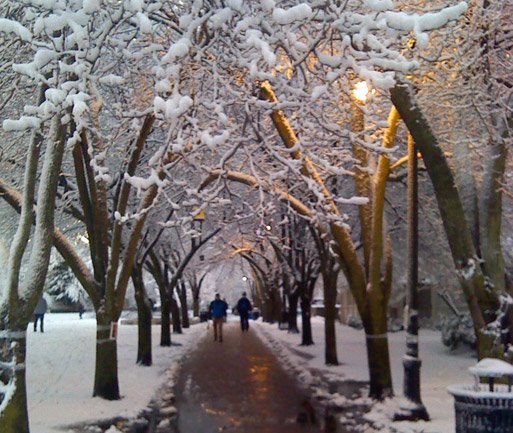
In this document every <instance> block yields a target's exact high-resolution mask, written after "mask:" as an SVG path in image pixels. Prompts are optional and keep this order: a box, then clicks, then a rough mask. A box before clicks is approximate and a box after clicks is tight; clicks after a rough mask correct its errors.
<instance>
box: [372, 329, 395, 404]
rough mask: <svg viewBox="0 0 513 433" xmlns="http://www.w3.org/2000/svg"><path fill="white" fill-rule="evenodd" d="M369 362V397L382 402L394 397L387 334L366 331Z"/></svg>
mask: <svg viewBox="0 0 513 433" xmlns="http://www.w3.org/2000/svg"><path fill="white" fill-rule="evenodd" d="M365 341H366V346H367V360H368V366H369V378H370V390H369V397H371V398H373V399H378V400H382V399H384V398H386V397H391V396H392V395H393V388H392V375H391V372H390V371H391V370H390V355H389V352H388V336H387V334H370V333H368V332H367V331H366V340H365Z"/></svg>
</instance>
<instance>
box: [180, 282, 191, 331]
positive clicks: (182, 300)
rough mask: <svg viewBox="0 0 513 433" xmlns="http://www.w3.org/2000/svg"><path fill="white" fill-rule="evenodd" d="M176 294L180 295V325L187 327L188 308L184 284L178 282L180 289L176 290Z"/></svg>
mask: <svg viewBox="0 0 513 433" xmlns="http://www.w3.org/2000/svg"><path fill="white" fill-rule="evenodd" d="M178 296H179V297H180V309H181V312H182V326H183V327H184V328H188V327H189V326H190V324H189V309H188V306H187V289H186V288H185V284H184V283H183V282H182V283H180V289H179V290H178Z"/></svg>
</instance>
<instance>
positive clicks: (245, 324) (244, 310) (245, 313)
mask: <svg viewBox="0 0 513 433" xmlns="http://www.w3.org/2000/svg"><path fill="white" fill-rule="evenodd" d="M252 309H253V306H252V305H251V302H249V299H248V298H246V292H244V293H243V294H242V298H240V299H239V302H237V311H238V313H239V316H240V329H242V332H244V331H249V313H250V311H251V310H252Z"/></svg>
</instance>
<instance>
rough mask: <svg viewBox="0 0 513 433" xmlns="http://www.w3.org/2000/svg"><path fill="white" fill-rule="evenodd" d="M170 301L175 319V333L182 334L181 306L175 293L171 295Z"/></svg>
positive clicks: (173, 318) (172, 315)
mask: <svg viewBox="0 0 513 433" xmlns="http://www.w3.org/2000/svg"><path fill="white" fill-rule="evenodd" d="M169 302H170V308H171V317H172V320H173V332H174V333H175V334H181V333H182V323H181V320H180V307H179V306H178V302H177V301H176V299H175V297H174V295H171V296H170V299H169Z"/></svg>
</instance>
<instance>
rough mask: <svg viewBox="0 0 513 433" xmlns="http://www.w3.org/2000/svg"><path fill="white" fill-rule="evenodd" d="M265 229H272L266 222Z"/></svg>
mask: <svg viewBox="0 0 513 433" xmlns="http://www.w3.org/2000/svg"><path fill="white" fill-rule="evenodd" d="M265 229H266V230H267V231H268V232H270V231H271V230H272V227H271V226H270V225H269V224H267V225H266V226H265Z"/></svg>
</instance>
